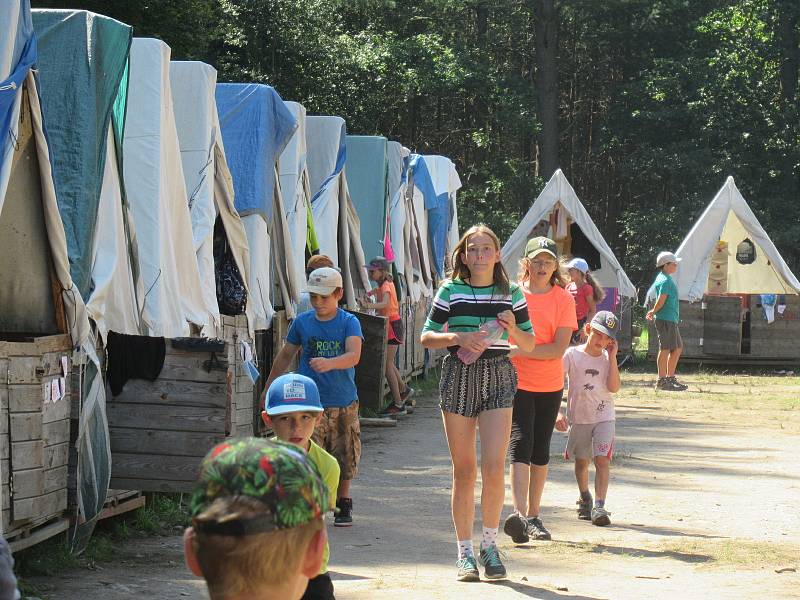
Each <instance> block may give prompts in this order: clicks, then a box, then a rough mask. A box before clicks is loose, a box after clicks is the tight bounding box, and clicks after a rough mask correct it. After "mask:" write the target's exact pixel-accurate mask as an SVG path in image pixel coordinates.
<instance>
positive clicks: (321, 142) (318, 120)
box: [306, 116, 371, 310]
mask: <svg viewBox="0 0 800 600" xmlns="http://www.w3.org/2000/svg"><path fill="white" fill-rule="evenodd" d="M306 147H307V148H308V174H309V180H310V182H311V189H312V190H314V195H313V196H312V198H311V211H312V213H313V215H314V228H315V231H316V233H317V240H318V242H319V248H320V252H321V253H322V254H327V255H328V256H330V257H331V259H332V260H333V262H334V264H336V265H337V266H338V267H339V268H340V269H341V271H342V279H343V283H344V293H345V300H346V302H347V307H348V308H350V309H351V310H355V309H356V308H357V303H356V297H357V295H358V294H360V293H361V292H363V291H364V290H368V289H370V288H371V286H370V283H369V279H368V278H367V272H366V270H365V269H364V268H363V266H364V264H365V262H366V261H365V258H364V250H363V249H362V247H361V232H360V223H359V219H358V215H357V214H356V211H355V208H354V207H353V202H352V200H351V198H350V191H349V189H348V186H347V178H346V175H345V161H346V160H347V147H346V127H345V122H344V119H342V118H340V117H328V116H311V117H307V118H306Z"/></svg>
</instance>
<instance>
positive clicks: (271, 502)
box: [183, 438, 330, 600]
mask: <svg viewBox="0 0 800 600" xmlns="http://www.w3.org/2000/svg"><path fill="white" fill-rule="evenodd" d="M329 506H330V499H329V497H328V490H327V488H326V487H325V483H324V482H323V481H322V478H321V477H320V475H319V472H318V471H317V468H316V467H315V466H314V465H313V464H312V462H311V460H310V459H309V457H308V456H306V454H305V452H302V451H301V450H299V449H298V448H296V447H294V446H292V445H291V444H286V443H284V442H273V441H270V440H264V439H259V438H243V439H238V440H231V441H230V442H223V443H221V444H218V445H217V446H215V447H214V448H212V449H211V451H210V452H209V453H208V454H207V455H206V457H205V458H204V459H203V462H202V463H201V464H200V475H199V477H198V480H197V483H196V484H195V488H194V491H193V492H192V496H191V500H190V509H191V514H192V526H191V527H188V528H187V529H186V532H185V533H184V536H183V542H184V543H183V549H184V554H185V556H186V564H187V566H188V567H189V569H190V570H191V571H192V573H194V574H195V575H200V576H202V577H203V578H204V579H205V580H206V585H207V586H208V595H209V597H210V598H211V600H233V599H234V598H259V599H261V600H298V599H299V598H301V597H302V595H303V592H304V591H305V589H306V587H307V585H308V580H309V579H311V578H313V577H315V576H316V575H317V574H319V569H320V565H321V564H322V555H323V552H324V548H325V544H326V541H327V539H328V536H327V535H326V532H325V522H324V520H323V515H324V514H325V513H326V512H327V511H328V507H329Z"/></svg>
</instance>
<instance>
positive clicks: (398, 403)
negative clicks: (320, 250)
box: [359, 256, 414, 417]
mask: <svg viewBox="0 0 800 600" xmlns="http://www.w3.org/2000/svg"><path fill="white" fill-rule="evenodd" d="M364 268H365V269H367V271H369V278H370V279H371V280H372V281H374V282H375V283H377V284H378V287H377V288H375V289H374V290H371V291H369V292H367V296H368V297H370V298H373V301H372V302H368V301H366V300H359V304H361V306H362V307H363V308H373V309H377V310H379V311H380V313H381V315H382V316H384V317H386V318H387V319H388V321H389V328H388V330H387V340H386V370H385V373H386V381H387V382H388V384H389V391H391V393H392V402H391V403H390V404H389V406H388V407H387V408H386V410H384V411H383V414H384V415H387V416H389V417H396V416H399V415H404V414H406V413H407V412H408V411H407V410H406V402H407V401H409V399H410V398H411V395H412V394H413V393H414V390H413V389H411V388H410V387H408V386H407V385H405V384H404V383H403V377H402V376H401V375H400V371H399V370H398V369H397V367H396V366H395V364H394V361H395V357H396V356H397V349H398V348H399V347H400V346H401V345H402V343H403V319H402V317H401V316H400V305H399V303H398V301H397V291H396V290H395V289H394V283H393V282H392V275H391V267H390V266H389V262H388V261H387V260H386V259H385V258H383V257H382V256H376V257H375V258H373V259H372V260H371V261H370V262H369V264H368V265H365V267H364ZM378 298H379V299H378Z"/></svg>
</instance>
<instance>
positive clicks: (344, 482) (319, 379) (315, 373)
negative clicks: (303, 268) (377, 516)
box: [261, 267, 363, 527]
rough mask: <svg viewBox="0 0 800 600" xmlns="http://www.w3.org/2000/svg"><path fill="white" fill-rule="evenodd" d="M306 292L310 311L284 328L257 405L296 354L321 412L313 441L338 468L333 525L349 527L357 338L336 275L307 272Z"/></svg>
mask: <svg viewBox="0 0 800 600" xmlns="http://www.w3.org/2000/svg"><path fill="white" fill-rule="evenodd" d="M307 289H308V293H309V294H310V296H311V305H312V306H313V308H314V310H313V311H312V310H310V311H308V312H304V313H301V314H299V315H297V318H296V319H295V320H294V321H292V324H291V325H290V326H289V331H288V333H287V334H286V343H285V344H284V345H283V348H281V351H280V352H278V355H277V356H276V357H275V360H274V361H273V362H272V369H271V370H270V372H269V377H268V378H267V381H266V387H265V389H264V393H263V395H262V397H261V402H262V406H263V405H264V399H265V396H266V394H267V389H268V388H269V386H270V384H272V382H273V381H274V380H275V378H276V377H278V376H279V375H283V374H284V373H285V372H286V370H287V369H288V368H289V365H290V364H291V362H292V360H294V357H295V356H296V355H297V353H298V352H300V367H299V369H298V372H299V373H300V374H301V375H305V376H306V377H310V378H311V379H313V380H314V383H316V384H317V388H319V395H320V399H321V401H322V406H323V408H324V411H323V414H322V420H321V421H320V423H319V425H317V428H316V430H315V431H314V441H315V442H316V443H317V444H319V445H320V446H322V447H323V448H324V449H325V450H326V451H328V452H330V453H331V454H333V456H335V457H336V460H337V461H338V462H339V468H340V469H341V478H340V480H339V489H338V490H337V500H336V507H337V508H338V509H339V511H338V512H337V513H336V517H335V519H334V521H333V525H334V527H350V526H352V524H353V499H352V498H351V497H350V482H351V481H352V479H353V478H354V477H355V476H356V473H358V463H359V461H360V459H361V425H360V423H359V420H358V390H357V389H356V382H355V366H356V365H357V364H358V361H359V359H360V358H361V342H362V339H363V336H362V334H361V325H360V323H359V322H358V319H357V318H356V317H355V316H354V315H352V314H350V313H348V312H346V311H344V310H342V309H341V308H339V300H341V298H342V294H343V288H342V275H341V274H340V273H339V271H337V270H336V269H333V268H331V267H323V268H321V269H316V270H315V271H312V272H311V275H309V277H308V285H307Z"/></svg>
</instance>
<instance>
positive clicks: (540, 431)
mask: <svg viewBox="0 0 800 600" xmlns="http://www.w3.org/2000/svg"><path fill="white" fill-rule="evenodd" d="M563 392H564V390H558V391H557V392H528V391H525V390H519V389H518V390H517V393H516V395H515V396H514V410H513V413H512V416H511V442H510V443H509V445H508V460H509V462H512V463H524V464H526V465H530V464H534V465H540V466H543V465H546V464H547V463H549V462H550V438H552V437H553V427H554V426H555V424H556V417H558V409H559V408H560V407H561V396H562V394H563Z"/></svg>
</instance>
